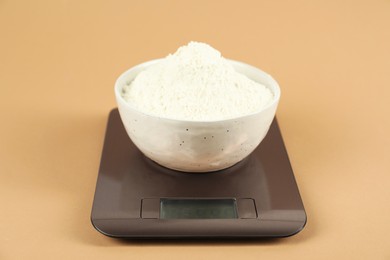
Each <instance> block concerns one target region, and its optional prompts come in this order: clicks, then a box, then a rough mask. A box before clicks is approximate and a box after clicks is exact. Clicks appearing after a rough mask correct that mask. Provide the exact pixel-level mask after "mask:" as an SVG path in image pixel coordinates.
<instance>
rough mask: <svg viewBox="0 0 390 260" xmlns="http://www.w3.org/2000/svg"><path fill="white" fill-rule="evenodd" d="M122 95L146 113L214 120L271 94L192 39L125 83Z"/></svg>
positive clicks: (255, 105) (256, 105) (256, 106)
mask: <svg viewBox="0 0 390 260" xmlns="http://www.w3.org/2000/svg"><path fill="white" fill-rule="evenodd" d="M123 98H124V99H125V100H126V101H127V102H128V103H131V104H132V105H133V106H135V107H136V108H137V109H138V110H139V111H142V112H144V113H146V114H150V115H154V116H158V117H163V118H170V119H178V120H190V121H213V120H223V119H229V118H235V117H239V116H244V115H248V114H251V113H254V112H258V111H260V110H261V109H262V108H263V107H265V106H266V105H267V104H269V103H270V102H271V101H272V99H273V94H272V92H271V91H270V90H269V89H268V88H266V87H265V86H263V85H261V84H259V83H257V82H254V81H253V80H251V79H249V78H248V77H246V76H245V75H243V74H240V73H238V72H236V71H235V70H234V68H233V66H232V65H231V64H230V63H229V62H228V61H227V60H226V59H224V58H223V57H222V56H221V53H220V52H219V51H217V50H215V49H214V48H212V47H211V46H209V45H207V44H205V43H199V42H190V43H189V44H188V45H186V46H182V47H180V48H179V49H178V50H177V51H176V52H175V53H174V54H170V55H168V56H167V57H166V58H165V59H163V60H161V61H160V62H158V63H157V64H155V65H153V66H150V67H148V68H147V69H146V70H144V71H142V72H140V73H139V74H138V75H137V76H136V78H135V79H134V80H133V81H132V82H131V83H130V84H129V85H126V86H124V88H123Z"/></svg>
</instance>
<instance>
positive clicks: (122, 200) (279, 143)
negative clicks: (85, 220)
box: [91, 109, 306, 238]
mask: <svg viewBox="0 0 390 260" xmlns="http://www.w3.org/2000/svg"><path fill="white" fill-rule="evenodd" d="M91 221H92V224H93V226H94V227H95V228H96V229H97V230H98V231H100V232H101V233H103V234H105V235H107V236H110V237H118V238H257V237H259V238H260V237H286V236H291V235H294V234H296V233H298V232H299V231H301V230H302V229H303V227H304V226H305V224H306V213H305V210H304V207H303V203H302V200H301V197H300V195H299V191H298V187H297V184H296V182H295V178H294V174H293V171H292V169H291V165H290V162H289V159H288V156H287V152H286V149H285V146H284V143H283V140H282V137H281V134H280V130H279V127H278V124H277V121H276V120H274V121H273V123H272V125H271V127H270V130H269V132H268V134H267V136H266V137H265V138H264V140H263V141H262V142H261V144H260V145H259V146H258V147H257V148H256V150H255V151H254V152H253V153H252V154H251V155H249V156H248V157H247V158H246V159H244V160H243V161H241V162H239V163H237V164H236V165H234V166H232V167H230V168H228V169H225V170H221V171H216V172H209V173H184V172H178V171H175V170H170V169H168V168H165V167H162V166H160V165H158V164H157V163H155V162H153V161H151V160H150V159H148V158H146V157H145V156H144V155H143V154H142V153H141V152H140V151H139V150H138V149H137V148H136V146H135V145H134V144H133V143H132V142H131V140H130V138H129V137H128V135H127V133H126V131H125V129H124V126H123V124H122V121H121V119H120V116H119V112H118V110H117V109H114V110H112V111H111V113H110V116H109V120H108V125H107V131H106V136H105V141H104V147H103V152H102V157H101V164H100V169H99V175H98V179H97V184H96V192H95V198H94V202H93V207H92V214H91Z"/></svg>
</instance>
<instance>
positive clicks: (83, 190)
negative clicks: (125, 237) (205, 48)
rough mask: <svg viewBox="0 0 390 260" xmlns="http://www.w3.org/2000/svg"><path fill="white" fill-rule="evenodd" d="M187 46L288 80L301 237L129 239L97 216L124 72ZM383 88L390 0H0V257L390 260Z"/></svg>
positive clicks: (283, 114) (387, 75) (284, 110)
mask: <svg viewBox="0 0 390 260" xmlns="http://www.w3.org/2000/svg"><path fill="white" fill-rule="evenodd" d="M190 40H197V41H204V42H207V43H209V44H211V45H212V46H214V47H215V48H217V49H219V50H220V51H221V52H222V53H223V55H224V56H225V57H228V58H231V59H236V60H241V61H244V62H247V63H250V64H253V65H255V66H258V67H259V68H261V69H263V70H265V71H267V72H268V73H270V74H271V75H273V76H274V77H275V78H276V79H277V80H278V82H279V83H280V86H281V89H282V98H281V102H280V106H279V109H278V112H277V116H278V118H279V121H280V125H281V129H282V133H283V135H284V138H285V142H286V146H287V149H288V152H289V155H290V159H291V162H292V165H293V168H294V171H295V176H296V179H297V182H298V184H299V188H300V191H301V195H302V197H303V200H304V204H305V207H306V210H307V214H308V223H307V226H306V228H305V229H304V230H303V231H302V232H301V233H299V234H298V235H296V236H293V237H290V238H286V239H280V240H276V241H254V242H234V241H233V242H223V241H215V242H201V241H200V242H177V241H176V242H157V241H153V242H123V241H118V240H115V239H111V238H108V237H105V236H103V235H101V234H100V233H98V232H97V231H95V230H94V228H93V227H92V225H91V224H90V220H89V216H90V211H91V204H92V199H93V195H94V190H95V183H96V177H97V171H98V165H99V160H100V153H101V148H102V143H103V137H104V131H105V125H106V120H107V115H108V112H109V110H110V109H111V108H114V107H115V106H116V104H115V100H114V94H113V85H114V81H115V79H116V78H117V77H118V76H119V75H120V74H121V73H122V72H123V71H125V70H126V69H128V68H129V67H131V66H133V65H136V64H138V63H140V62H143V61H147V60H150V59H154V58H159V57H163V56H165V55H167V54H168V53H170V52H174V51H175V49H176V48H177V47H179V46H181V45H184V44H186V43H187V42H188V41H190ZM389 89H390V1H389V0H375V1H369V0H367V1H356V0H353V1H352V0H351V1H336V0H335V1H311V0H307V1H304V0H297V1H247V0H242V1H217V0H215V1H206V0H202V1H200V0H194V1H179V0H177V1H169V0H165V1H162V0H161V1H152V0H148V1H141V0H139V1H125V0H124V1H92V0H91V1H66V0H58V1H51V0H47V1H11V0H0V93H1V94H0V119H1V127H0V209H1V210H0V259H34V258H35V259H42V258H44V259H45V258H50V259H80V258H84V259H92V258H93V259H107V258H112V259H114V257H115V259H188V260H189V259H211V258H212V259H287V258H288V259H390V249H389V248H390V239H389V233H390V159H389V155H390V137H389V133H390V120H389V118H390V116H389V111H390V102H389V99H390V90H389Z"/></svg>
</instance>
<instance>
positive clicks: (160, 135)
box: [115, 60, 280, 172]
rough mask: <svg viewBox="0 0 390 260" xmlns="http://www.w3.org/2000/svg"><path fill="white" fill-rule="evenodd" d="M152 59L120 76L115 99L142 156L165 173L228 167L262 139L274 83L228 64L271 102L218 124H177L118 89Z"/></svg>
mask: <svg viewBox="0 0 390 260" xmlns="http://www.w3.org/2000/svg"><path fill="white" fill-rule="evenodd" d="M158 61H159V60H152V61H149V62H145V63H142V64H139V65H137V66H135V67H133V68H131V69H129V70H127V71H126V72H124V73H123V74H122V75H121V76H120V77H119V78H118V79H117V81H116V83H115V96H116V100H117V103H118V109H119V113H120V116H121V119H122V122H123V124H124V126H125V128H126V131H127V133H128V135H129V137H130V138H131V140H132V141H133V143H134V144H135V145H136V146H137V147H138V149H139V150H140V151H141V152H142V153H143V154H144V155H145V156H147V157H148V158H150V159H151V160H153V161H155V162H157V163H158V164H160V165H162V166H165V167H167V168H170V169H174V170H178V171H184V172H210V171H217V170H222V169H225V168H228V167H230V166H232V165H234V164H236V163H238V162H239V161H241V160H242V159H244V158H245V157H247V156H248V155H249V154H250V153H251V152H252V151H253V150H254V149H255V148H256V147H257V146H258V145H259V144H260V142H261V141H262V140H263V138H264V137H265V135H266V134H267V132H268V129H269V127H270V125H271V122H272V120H273V118H274V116H275V112H276V108H277V106H278V103H279V98H280V88H279V85H278V83H277V82H276V81H275V80H274V79H273V78H272V77H271V76H270V75H268V74H267V73H265V72H263V71H261V70H259V69H257V68H255V67H253V66H250V65H248V64H245V63H242V62H238V61H233V60H229V62H231V64H232V65H233V66H234V68H235V69H236V71H238V72H240V73H242V74H244V75H246V76H247V77H249V78H251V79H252V80H254V81H257V82H259V83H261V84H263V85H265V86H266V87H268V88H269V89H270V90H271V91H272V93H273V94H274V98H273V100H272V102H271V103H270V104H269V105H268V106H267V107H265V108H264V109H262V110H261V111H258V112H256V113H253V114H250V115H246V116H242V117H237V118H233V119H227V120H219V121H183V120H174V119H167V118H161V117H156V116H152V115H148V114H145V113H144V112H142V111H139V110H137V109H135V107H134V106H132V104H130V103H127V102H126V101H125V100H124V99H123V97H122V96H121V93H122V88H123V86H124V85H125V84H130V82H131V81H132V80H133V79H134V78H135V77H136V75H137V74H138V73H139V72H140V71H142V70H144V69H145V68H147V67H148V66H151V65H153V64H155V63H156V62H158Z"/></svg>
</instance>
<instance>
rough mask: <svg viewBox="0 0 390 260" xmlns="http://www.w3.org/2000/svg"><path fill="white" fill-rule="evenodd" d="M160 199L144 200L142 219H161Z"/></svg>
mask: <svg viewBox="0 0 390 260" xmlns="http://www.w3.org/2000/svg"><path fill="white" fill-rule="evenodd" d="M159 217H160V199H159V198H158V199H142V206H141V218H159Z"/></svg>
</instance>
